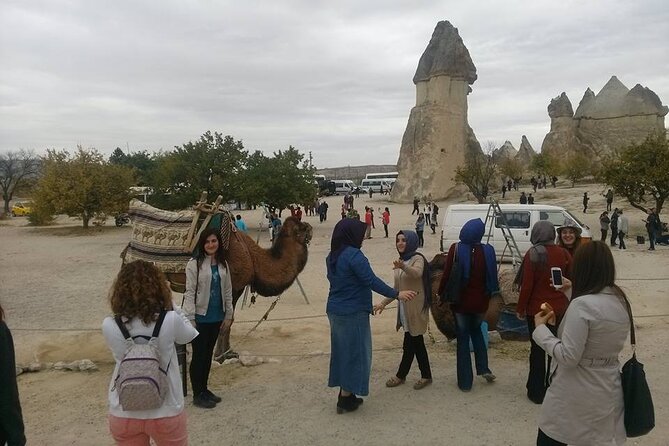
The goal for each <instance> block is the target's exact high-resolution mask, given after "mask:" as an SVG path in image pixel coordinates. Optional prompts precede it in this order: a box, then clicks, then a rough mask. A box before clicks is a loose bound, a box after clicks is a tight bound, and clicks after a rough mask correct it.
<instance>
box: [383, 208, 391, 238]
mask: <svg viewBox="0 0 669 446" xmlns="http://www.w3.org/2000/svg"><path fill="white" fill-rule="evenodd" d="M381 221H382V222H383V230H384V231H385V233H386V235H385V238H388V225H389V224H390V209H388V208H386V210H385V211H383V214H381Z"/></svg>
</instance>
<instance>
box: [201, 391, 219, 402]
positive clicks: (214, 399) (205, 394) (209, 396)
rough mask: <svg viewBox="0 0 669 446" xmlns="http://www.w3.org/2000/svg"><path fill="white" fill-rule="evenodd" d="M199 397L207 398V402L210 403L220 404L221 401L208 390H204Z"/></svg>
mask: <svg viewBox="0 0 669 446" xmlns="http://www.w3.org/2000/svg"><path fill="white" fill-rule="evenodd" d="M200 395H201V396H203V397H204V398H207V399H208V400H209V401H212V402H214V403H220V402H221V401H223V398H221V397H220V396H218V395H216V394H215V393H213V392H212V391H211V390H209V389H207V390H205V391H204V392H202V393H201V394H200Z"/></svg>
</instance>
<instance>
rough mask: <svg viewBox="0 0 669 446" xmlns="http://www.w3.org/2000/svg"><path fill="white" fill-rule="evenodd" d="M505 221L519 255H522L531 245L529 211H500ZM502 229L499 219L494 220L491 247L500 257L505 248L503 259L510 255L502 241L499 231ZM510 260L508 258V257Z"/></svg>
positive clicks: (501, 234) (503, 240)
mask: <svg viewBox="0 0 669 446" xmlns="http://www.w3.org/2000/svg"><path fill="white" fill-rule="evenodd" d="M502 214H504V217H505V219H506V224H507V225H508V226H509V230H510V231H511V234H512V235H513V238H514V240H515V241H516V244H517V245H518V250H519V251H520V254H521V255H524V254H525V253H526V252H527V250H528V249H530V246H532V244H531V243H530V231H531V218H530V211H502ZM501 227H502V222H501V219H498V218H497V217H496V218H495V230H494V231H493V239H494V242H493V246H494V247H495V252H496V253H497V255H498V256H501V254H502V251H504V248H506V251H505V252H504V257H506V256H508V255H510V252H509V248H507V247H506V240H505V239H504V234H503V233H502V230H501V229H500V228H501ZM509 258H510V257H509Z"/></svg>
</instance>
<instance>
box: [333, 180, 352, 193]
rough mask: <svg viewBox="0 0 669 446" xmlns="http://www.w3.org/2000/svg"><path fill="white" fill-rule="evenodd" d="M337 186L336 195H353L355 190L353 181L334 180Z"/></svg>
mask: <svg viewBox="0 0 669 446" xmlns="http://www.w3.org/2000/svg"><path fill="white" fill-rule="evenodd" d="M332 182H333V183H334V184H335V195H339V194H342V195H346V194H347V193H349V194H352V193H353V190H354V189H355V183H354V182H353V181H351V180H332Z"/></svg>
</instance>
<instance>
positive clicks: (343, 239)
mask: <svg viewBox="0 0 669 446" xmlns="http://www.w3.org/2000/svg"><path fill="white" fill-rule="evenodd" d="M366 229H367V225H366V224H365V223H363V222H361V221H359V220H354V219H351V218H345V219H344V220H341V221H339V222H338V223H337V224H336V226H335V228H334V231H333V233H332V241H331V243H330V254H329V255H328V256H327V258H326V266H327V277H328V281H329V282H330V291H329V293H328V302H327V315H328V319H329V320H330V343H331V349H330V350H331V353H330V376H329V379H328V386H329V387H339V397H338V398H337V413H343V412H351V411H354V410H356V409H357V408H358V406H360V404H362V401H363V400H362V398H358V397H357V396H356V395H362V396H365V395H368V394H369V373H370V369H371V365H372V332H371V329H370V326H369V315H370V314H371V313H372V291H375V292H377V293H379V294H381V295H383V296H385V297H388V298H391V299H400V300H403V301H407V300H411V299H413V298H414V296H415V295H416V292H415V291H409V290H407V291H397V290H395V289H393V288H391V287H390V286H388V285H386V284H385V283H384V282H383V281H382V280H381V279H379V278H378V277H376V275H375V274H374V271H372V268H371V266H370V265H369V261H368V260H367V257H365V255H364V254H363V253H362V251H360V248H361V247H362V241H363V239H364V237H365V230H366Z"/></svg>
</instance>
